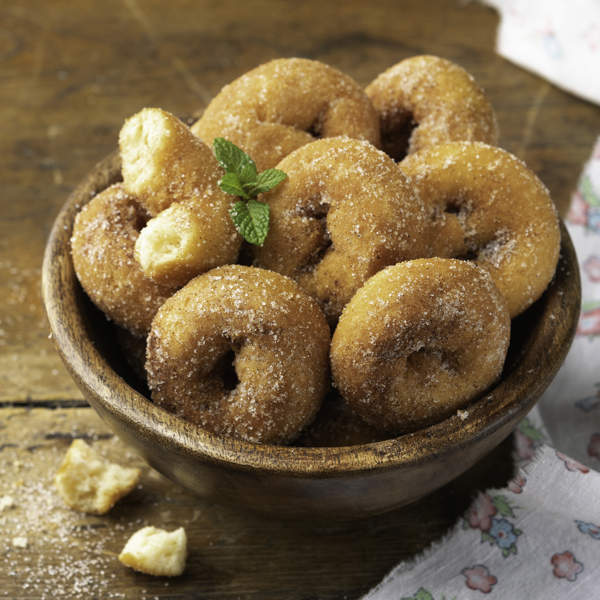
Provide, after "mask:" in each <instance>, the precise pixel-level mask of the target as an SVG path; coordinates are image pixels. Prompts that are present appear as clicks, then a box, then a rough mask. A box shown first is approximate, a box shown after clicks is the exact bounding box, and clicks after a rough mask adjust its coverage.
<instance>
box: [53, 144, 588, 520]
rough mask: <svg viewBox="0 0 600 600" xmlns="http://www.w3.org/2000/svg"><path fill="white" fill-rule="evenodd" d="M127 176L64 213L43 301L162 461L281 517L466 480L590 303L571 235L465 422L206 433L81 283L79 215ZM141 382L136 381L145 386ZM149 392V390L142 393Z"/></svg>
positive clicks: (542, 385)
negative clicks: (161, 396)
mask: <svg viewBox="0 0 600 600" xmlns="http://www.w3.org/2000/svg"><path fill="white" fill-rule="evenodd" d="M119 179H120V164H119V158H118V155H117V154H116V153H115V154H112V155H110V156H108V157H107V158H106V159H105V160H104V161H102V162H101V163H99V164H98V165H97V166H96V167H95V168H94V169H93V170H92V172H91V173H90V174H89V176H88V177H87V178H86V180H85V181H84V182H83V183H82V184H81V185H80V186H79V187H78V188H77V189H76V190H75V191H74V192H73V194H72V195H71V196H70V198H69V199H68V201H67V203H66V204H65V206H64V207H63V209H62V211H61V212H60V214H59V215H58V217H57V219H56V222H55V223H54V227H53V229H52V232H51V235H50V238H49V240H48V244H47V247H46V253H45V256H44V265H43V274H42V287H43V294H44V302H45V305H46V310H47V312H48V318H49V321H50V326H51V329H52V333H53V336H54V340H55V343H56V346H57V348H58V351H59V353H60V354H61V356H62V358H63V360H64V362H65V364H66V366H67V368H68V369H69V371H70V373H71V375H72V376H73V378H74V380H75V382H76V383H77V385H78V386H79V388H80V389H81V391H82V392H83V394H84V396H85V398H86V399H87V400H88V401H89V403H90V404H91V405H92V406H93V407H94V408H95V409H96V411H97V412H98V413H99V414H100V416H101V417H102V418H103V419H104V420H106V421H107V422H108V423H109V424H110V425H111V427H112V428H113V429H114V430H115V432H116V433H117V434H118V435H119V436H120V437H122V438H123V439H124V440H125V441H126V442H127V443H129V444H131V445H132V446H133V447H135V448H136V449H137V450H138V451H139V452H140V453H141V454H142V455H143V456H144V457H145V458H146V460H147V461H148V463H149V464H150V465H152V466H153V467H154V468H155V469H157V470H158V471H160V472H161V473H163V474H164V475H166V476H167V477H169V478H171V479H172V480H173V481H176V482H177V483H180V484H181V485H183V486H185V487H186V488H188V489H190V490H191V491H193V492H195V493H197V494H199V495H200V496H202V497H205V498H209V499H211V500H214V501H217V502H224V503H229V504H234V505H237V506H240V507H247V508H251V509H253V510H257V511H260V512H263V513H267V514H269V515H273V516H279V517H284V518H298V519H322V518H324V519H336V520H345V519H354V518H361V517H367V516H370V515H374V514H377V513H382V512H386V511H389V510H392V509H394V508H398V507H400V506H402V505H405V504H408V503H410V502H413V501H415V500H417V499H418V498H421V497H422V496H424V495H426V494H428V493H429V492H431V491H433V490H435V489H437V488H439V487H441V486H442V485H444V484H445V483H447V482H448V481H450V480H451V479H453V478H455V477H457V476H458V475H460V474H461V473H463V472H464V471H465V470H467V469H468V468H469V467H470V466H472V465H473V464H474V463H475V462H476V461H477V460H478V459H480V458H481V457H482V456H484V455H485V454H486V453H488V452H489V451H490V450H491V449H492V448H494V447H495V446H497V445H498V444H499V443H500V442H501V441H502V440H503V439H504V438H505V437H506V436H508V435H509V434H510V433H511V431H512V430H513V429H514V428H515V427H516V425H517V423H518V421H519V420H520V419H521V418H522V417H523V416H525V415H526V414H527V412H528V411H529V410H530V409H531V407H532V406H533V405H534V404H535V402H536V400H537V399H538V398H539V397H540V395H541V394H542V392H543V391H544V390H545V389H546V387H547V386H548V384H549V383H550V381H551V380H552V378H553V377H554V375H555V374H556V372H557V370H558V368H559V367H560V365H561V364H562V362H563V360H564V358H565V355H566V353H567V350H568V349H569V346H570V344H571V341H572V338H573V335H574V332H575V328H576V324H577V319H578V315H579V308H580V303H581V291H580V281H579V270H578V266H577V259H576V256H575V252H574V249H573V246H572V243H571V240H570V238H569V235H568V233H567V231H566V229H565V228H564V226H562V248H561V257H560V261H559V265H558V269H557V272H556V275H555V278H554V280H553V282H552V283H551V285H550V287H549V288H548V289H547V290H546V292H545V293H544V295H543V296H542V298H541V299H540V300H539V301H538V302H536V303H535V304H534V305H533V306H532V307H531V308H530V309H529V310H528V311H526V313H525V314H523V315H521V316H520V317H518V318H517V319H515V320H514V321H513V325H512V341H511V348H510V351H509V356H508V359H507V363H506V366H505V369H504V373H503V375H502V378H501V379H500V381H499V382H498V383H497V384H496V385H495V386H493V387H492V388H491V389H489V390H488V393H486V394H485V395H483V396H482V397H481V398H480V399H479V400H477V401H474V402H472V403H471V404H470V405H469V406H468V407H467V410H468V416H467V417H466V418H465V419H464V420H461V418H459V417H458V416H456V415H455V416H452V417H450V418H448V419H446V420H444V421H442V422H441V423H438V424H436V425H433V426H431V427H428V428H426V429H423V430H420V431H416V432H414V433H410V434H407V435H403V436H401V437H398V438H395V439H390V440H386V441H382V442H378V443H372V444H364V445H360V446H349V447H342V448H297V447H279V446H268V445H259V444H252V443H248V442H243V441H239V440H235V439H231V438H227V437H219V436H216V435H213V434H211V433H208V432H206V431H204V430H202V429H199V428H197V427H196V426H194V425H191V424H189V423H186V422H184V421H182V420H180V419H178V418H177V417H175V416H173V415H171V414H169V413H167V412H165V411H164V410H162V409H160V408H159V407H157V406H155V405H154V404H153V403H152V402H150V401H149V400H148V399H147V397H145V395H143V393H140V391H138V390H140V389H142V388H141V387H140V385H139V384H137V383H136V382H135V378H134V377H133V375H131V374H130V373H129V372H128V370H127V368H126V367H125V366H124V364H123V361H122V357H121V359H120V358H119V353H118V352H117V351H116V345H115V344H114V340H113V339H112V337H111V334H110V331H111V327H110V326H109V324H108V322H107V321H106V319H105V318H104V316H103V315H102V314H101V313H100V312H99V311H98V310H97V309H95V308H94V307H93V306H92V304H91V302H90V301H89V300H88V298H87V296H86V295H85V294H84V292H83V291H82V289H81V287H80V285H79V282H78V281H77V278H76V276H75V273H74V270H73V263H72V261H71V255H70V243H69V239H70V237H71V231H72V226H73V220H74V218H75V215H76V214H77V212H78V210H79V209H80V207H81V206H82V205H83V204H85V203H86V202H88V201H89V200H90V198H91V197H92V196H93V195H94V194H96V193H97V192H99V191H101V190H103V189H105V188H106V187H107V186H108V185H110V184H112V183H114V182H116V181H118V180H119ZM136 387H137V389H136ZM142 391H143V390H142Z"/></svg>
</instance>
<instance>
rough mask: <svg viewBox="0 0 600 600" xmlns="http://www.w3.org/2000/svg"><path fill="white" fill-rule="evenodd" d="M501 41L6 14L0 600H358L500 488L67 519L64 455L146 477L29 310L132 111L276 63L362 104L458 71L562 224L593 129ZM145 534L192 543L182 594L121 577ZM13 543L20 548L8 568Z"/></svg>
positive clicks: (328, 20)
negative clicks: (408, 82) (162, 533)
mask: <svg viewBox="0 0 600 600" xmlns="http://www.w3.org/2000/svg"><path fill="white" fill-rule="evenodd" d="M370 4H376V7H372V6H369V5H370ZM75 6H76V7H77V8H75ZM497 22H498V18H497V15H496V14H495V13H494V12H493V11H492V10H490V9H488V8H486V7H483V6H481V5H479V4H474V3H469V4H465V3H463V2H444V1H442V0H436V1H434V2H429V3H428V4H427V7H426V8H425V4H424V3H423V2H422V1H421V0H419V1H412V0H411V1H409V2H398V1H397V0H389V1H381V2H377V3H366V2H360V1H347V2H344V3H341V2H340V3H337V2H329V3H328V2H323V1H322V0H307V1H304V2H254V1H248V2H235V1H232V0H220V1H218V2H216V1H209V0H203V1H200V2H197V1H192V0H189V1H187V0H178V1H172V2H169V3H164V2H159V1H158V0H123V2H116V1H115V0H104V1H103V2H91V1H88V2H77V3H72V2H67V1H66V0H63V1H56V0H55V1H54V2H45V1H43V0H31V1H28V2H23V3H21V2H14V3H10V2H9V3H3V4H2V7H0V69H1V70H0V77H1V82H2V85H0V123H1V127H2V135H1V136H0V147H1V149H2V151H1V154H0V155H1V156H2V161H1V162H0V174H1V179H2V182H3V185H2V200H1V205H0V208H1V211H2V212H1V218H0V496H2V495H6V494H9V495H10V496H12V497H13V498H14V499H15V501H16V504H17V506H16V507H14V508H12V509H8V510H6V511H4V512H2V513H0V525H1V526H2V533H3V535H2V536H1V539H0V597H2V595H4V596H5V597H7V598H15V599H16V598H50V597H66V598H79V597H80V598H92V597H94V598H154V597H158V598H192V597H194V598H215V599H216V598H219V599H220V598H273V599H275V598H278V599H280V598H289V599H298V600H299V599H308V598H339V599H341V598H357V597H359V596H360V595H361V594H362V593H364V592H365V591H366V590H368V589H369V588H370V587H371V586H373V585H374V584H376V583H377V582H378V581H379V580H380V579H381V578H382V577H383V575H384V574H385V573H386V572H387V571H388V570H389V569H390V568H391V567H392V566H393V565H394V564H396V563H397V562H398V561H400V560H403V559H408V558H410V557H413V556H414V555H415V554H416V553H418V552H419V551H422V550H424V549H425V548H426V547H427V546H428V545H429V544H430V543H431V542H432V541H433V540H436V539H439V538H440V536H442V535H443V534H444V533H445V532H446V531H447V530H448V529H449V528H450V527H452V526H453V524H454V523H456V521H457V520H458V518H459V515H460V514H461V513H462V512H463V511H464V510H465V508H466V507H467V506H468V503H469V499H470V498H471V497H472V496H473V494H474V493H476V491H477V490H478V489H482V488H484V487H486V486H489V485H501V484H502V483H503V482H505V481H506V480H507V478H508V477H509V476H510V473H511V464H510V459H509V454H510V440H508V441H507V442H506V443H505V444H503V445H502V446H501V447H500V448H499V449H498V450H497V451H495V452H494V453H493V454H492V455H491V456H489V457H488V458H487V459H486V460H484V461H483V462H482V463H480V464H479V465H477V466H476V467H475V468H474V469H472V470H471V471H470V472H468V473H467V474H466V475H465V476H463V477H461V478H460V479H459V480H457V481H456V482H453V483H452V484H450V485H449V486H446V488H444V489H442V490H441V491H439V492H437V493H436V494H434V495H432V496H431V497H429V498H427V499H425V500H423V501H422V502H420V503H418V504H416V505H413V506H411V507H408V508H406V509H404V510H401V511H398V512H396V513H393V514H390V515H385V516H381V517H378V518H375V519H372V520H370V521H368V522H363V523H355V524H349V525H339V524H338V525H333V524H330V525H328V524H321V525H318V526H317V525H315V526H314V527H313V528H306V527H303V528H299V527H297V526H296V525H294V524H290V523H278V522H273V521H270V520H265V519H261V518H259V517H255V516H249V515H246V514H240V513H239V512H236V511H235V510H233V509H231V508H225V507H221V506H216V505H212V504H208V503H206V502H203V501H201V500H198V499H197V498H194V497H193V496H191V495H189V494H188V493H186V492H185V491H184V490H182V489H180V488H179V487H176V486H175V485H174V484H172V483H170V482H168V481H167V480H165V479H164V478H162V477H161V476H160V475H158V474H157V473H156V472H154V471H152V470H151V469H149V468H148V467H144V475H143V478H142V483H141V486H140V487H139V489H137V490H135V491H134V493H133V494H132V495H130V496H129V497H128V498H127V499H126V500H124V501H122V502H121V503H120V504H119V505H118V506H117V507H116V508H115V509H114V510H113V511H112V512H111V513H110V514H109V515H108V516H106V517H98V518H87V517H84V516H82V515H79V514H76V513H73V512H71V511H69V510H67V509H65V508H64V507H63V506H62V504H61V502H60V501H59V500H58V498H57V496H56V495H55V493H54V491H53V487H52V483H51V480H52V476H53V473H54V471H55V470H56V468H57V465H58V464H59V462H60V460H61V457H62V455H63V453H64V451H65V449H66V448H67V446H68V444H69V443H70V441H71V440H72V439H73V438H75V437H83V438H85V439H87V440H90V441H93V442H94V446H95V447H97V448H99V449H100V450H101V451H102V452H104V453H105V454H106V455H107V456H109V457H113V458H116V459H118V460H120V461H121V462H128V463H132V464H133V463H135V464H140V465H142V462H141V460H140V459H139V458H137V457H135V456H134V455H133V454H132V453H131V452H130V451H129V450H128V449H127V448H125V447H124V445H123V444H122V443H121V442H120V441H119V440H118V439H117V438H116V437H114V436H113V435H112V433H111V432H110V431H109V430H108V429H107V428H106V426H105V425H104V424H103V423H102V422H101V421H100V420H99V418H98V417H97V416H96V415H95V413H94V412H93V411H92V410H91V409H90V408H87V406H86V404H85V402H84V401H83V400H82V397H81V395H80V393H79V392H78V390H77V389H76V388H75V386H74V384H73V383H72V382H71V379H70V378H69V376H68V375H67V373H66V371H65V370H64V368H63V366H62V364H61V362H60V359H59V358H58V356H57V354H56V352H55V351H54V348H53V345H52V341H51V340H50V339H48V325H47V322H46V319H45V316H44V310H43V307H42V304H41V299H40V292H39V287H40V285H39V276H40V263H41V257H42V252H43V248H44V243H45V240H46V237H47V235H48V232H49V229H50V226H51V223H52V220H53V218H54V216H55V215H56V213H57V211H58V209H59V207H60V206H61V204H62V203H63V201H64V200H65V197H66V196H67V194H68V193H69V192H70V190H72V189H73V187H74V186H75V185H76V183H77V182H78V181H79V180H80V179H81V178H82V177H83V175H84V174H85V173H86V171H88V170H89V169H90V168H91V167H92V165H93V164H94V163H95V162H96V161H98V160H99V159H100V158H102V157H103V156H104V155H106V154H107V153H108V152H109V151H111V150H112V149H113V148H114V147H115V144H116V139H117V133H118V131H119V128H120V126H121V124H122V122H123V120H124V118H125V117H127V116H129V115H131V114H133V113H134V112H136V111H137V110H138V109H140V108H141V107H143V106H161V107H164V108H166V109H168V110H170V111H172V112H174V113H176V114H180V115H187V114H192V113H194V112H197V111H199V110H201V109H202V108H203V107H204V106H205V105H206V103H207V102H208V101H209V100H210V98H211V97H212V96H213V95H214V94H215V93H216V92H217V91H218V90H219V89H220V87H221V86H222V85H224V84H225V83H227V82H229V81H230V80H232V79H233V78H235V77H236V76H238V75H239V74H241V73H243V72H244V71H246V70H248V69H250V68H252V67H254V66H255V65H257V64H259V63H262V62H264V61H266V60H268V59H271V58H274V57H282V56H284V57H285V56H304V57H308V58H315V59H319V60H322V61H325V62H327V63H330V64H332V65H334V66H336V67H338V68H340V69H342V70H343V71H345V72H347V73H349V74H350V75H352V76H354V77H355V78H356V79H357V80H358V81H359V82H360V83H362V84H367V83H368V82H369V81H370V80H371V79H373V78H374V77H375V76H376V75H377V74H378V73H379V72H381V71H382V70H383V69H385V68H387V67H388V66H390V65H392V64H393V63H395V62H397V61H398V60H400V59H401V58H404V57H406V56H410V55H413V54H419V53H432V54H438V55H441V56H445V57H447V58H449V59H451V60H454V61H456V62H458V63H460V64H462V65H463V66H464V67H465V68H467V69H468V70H469V71H471V72H472V73H473V74H474V76H475V77H476V78H477V79H478V81H479V82H480V83H481V84H482V85H483V86H484V87H485V88H486V90H487V91H488V93H489V96H490V97H491V99H492V101H493V103H494V105H495V106H496V108H497V112H498V117H499V122H500V126H501V132H502V140H501V143H502V145H503V146H504V147H506V148H507V149H509V150H511V151H512V152H514V153H516V154H517V155H518V156H520V157H521V158H523V159H525V160H526V161H527V163H528V164H529V165H530V166H531V167H532V168H533V169H534V170H536V171H537V172H538V173H539V175H540V176H541V177H542V179H543V180H544V181H545V182H546V184H547V185H548V187H549V188H550V190H551V192H552V194H553V197H554V198H555V200H556V202H557V204H558V205H559V206H560V207H561V209H562V210H564V207H565V206H566V203H567V201H568V198H569V195H570V192H571V190H572V189H573V187H574V185H575V182H576V180H577V177H578V174H579V172H580V169H581V166H582V164H583V162H584V160H585V159H586V158H587V156H588V154H589V152H590V149H591V146H592V143H593V140H594V138H595V136H596V135H597V134H598V133H599V132H600V111H599V110H598V108H597V107H594V106H592V105H591V104H588V103H585V102H583V101H580V100H577V99H576V98H574V97H572V96H569V95H567V94H565V93H563V92H561V91H559V90H558V89H556V88H555V87H553V86H551V85H549V84H548V83H546V82H544V81H543V80H541V79H539V78H537V77H535V76H533V75H531V74H529V73H526V72H524V71H522V70H520V69H518V68H516V67H514V66H512V65H510V64H509V63H507V62H505V61H504V60H503V59H501V58H499V57H498V56H496V55H495V54H494V52H493V44H494V35H495V28H496V25H497ZM142 524H154V525H156V526H161V527H166V528H173V527H175V526H178V525H184V526H185V527H186V529H187V530H188V534H189V538H190V557H189V561H188V568H187V571H186V573H185V575H184V576H183V577H181V578H178V579H173V580H165V579H160V578H152V577H149V576H144V575H140V574H136V573H134V572H133V571H130V570H128V569H126V568H125V567H123V566H122V565H120V563H118V562H117V560H116V554H117V553H118V552H119V550H120V549H121V547H122V545H123V543H124V542H125V540H126V539H127V537H128V536H129V534H130V533H132V532H133V531H134V530H135V529H137V528H139V527H140V526H141V525H142ZM14 537H26V538H27V547H26V548H15V547H14V546H13V545H12V543H11V542H12V539H13V538H14ZM414 591H415V590H406V594H407V595H408V594H410V593H413V592H414Z"/></svg>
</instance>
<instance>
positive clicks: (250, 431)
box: [146, 265, 330, 443]
mask: <svg viewBox="0 0 600 600" xmlns="http://www.w3.org/2000/svg"><path fill="white" fill-rule="evenodd" d="M329 341H330V335H329V327H328V326H327V322H326V320H325V317H324V315H323V313H322V312H321V310H320V309H319V307H318V305H317V303H316V302H315V301H314V300H313V299H312V298H310V297H309V296H307V295H306V294H305V293H304V292H303V291H302V289H300V287H298V285H297V284H296V283H295V282H293V281H292V280H291V279H288V278H287V277H283V276H282V275H279V274H278V273H273V272H270V271H265V270H262V269H256V268H253V267H244V266H241V265H227V266H224V267H219V268H217V269H213V270H211V271H209V272H207V273H205V274H203V275H200V276H198V277H196V278H195V279H193V280H192V281H190V282H189V283H188V284H187V285H186V286H185V287H183V288H182V289H181V290H179V291H178V292H177V293H176V294H175V295H174V296H172V297H171V299H170V300H169V301H167V302H165V304H163V306H162V307H161V309H160V310H159V311H158V313H157V314H156V317H155V318H154V321H153V322H152V328H151V330H150V334H149V336H148V345H147V360H146V371H147V373H148V384H149V387H150V389H151V390H152V399H153V400H154V401H155V402H156V403H157V404H158V405H160V406H162V407H163V408H165V409H167V410H169V411H171V412H173V413H175V414H176V415H178V416H180V417H183V418H184V419H186V420H188V421H191V422H192V423H195V424H197V425H199V426H201V427H203V428H205V429H207V430H209V431H212V432H214V433H217V434H226V435H230V436H233V437H237V438H242V439H245V440H249V441H253V442H263V443H283V442H286V441H289V440H290V439H292V438H293V437H295V436H296V435H297V434H298V433H299V432H300V430H301V429H302V428H303V427H304V426H305V425H306V424H307V423H308V422H309V421H310V420H311V419H312V418H313V417H314V415H315V413H316V412H317V410H318V408H319V405H320V403H321V400H322V398H323V396H324V395H325V393H326V392H327V390H328V388H329V368H328V352H329ZM232 363H233V368H234V369H235V372H233V370H232V368H231V365H232Z"/></svg>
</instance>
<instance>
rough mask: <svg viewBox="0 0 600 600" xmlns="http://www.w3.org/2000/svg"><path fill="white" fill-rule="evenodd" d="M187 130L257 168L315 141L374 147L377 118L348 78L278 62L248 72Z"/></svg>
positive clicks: (311, 65) (298, 61)
mask: <svg viewBox="0 0 600 600" xmlns="http://www.w3.org/2000/svg"><path fill="white" fill-rule="evenodd" d="M192 131H193V132H194V133H195V134H196V135H197V136H198V137H200V139H201V140H203V141H204V142H206V143H207V144H209V145H210V144H212V141H213V139H214V138H216V137H224V138H226V139H228V140H230V141H231V142H233V143H234V144H236V145H237V146H239V147H240V148H242V149H243V150H244V151H245V152H247V153H248V154H249V155H250V156H251V157H252V158H253V159H254V161H255V162H256V164H257V166H258V168H259V169H261V170H262V169H268V168H271V167H274V166H275V165H276V164H277V163H278V162H279V161H280V160H281V159H282V158H283V157H284V156H286V155H287V154H289V153H290V152H292V150H295V149H296V148H299V147H300V146H303V145H304V144H307V143H308V142H311V141H313V140H314V139H315V136H318V137H331V136H338V135H347V136H349V137H354V138H359V139H365V140H368V141H369V142H371V143H373V144H375V145H376V146H377V145H379V123H378V117H377V113H376V112H375V109H374V108H373V106H372V105H371V102H370V100H369V99H368V98H367V96H366V94H365V92H364V90H362V88H361V87H360V86H359V85H358V83H356V82H355V81H354V80H353V79H352V78H351V77H349V76H348V75H345V74H344V73H341V72H340V71H338V70H337V69H334V68H333V67H330V66H329V65H326V64H323V63H321V62H318V61H315V60H307V59H303V58H281V59H277V60H272V61H271V62H268V63H266V64H264V65H260V66H259V67H256V68H255V69H252V70H251V71H249V72H248V73H246V74H244V75H242V76H241V77H239V78H238V79H236V80H235V81H233V82H232V83H230V84H229V85H227V86H225V87H224V88H223V89H222V90H221V92H220V93H219V94H218V95H217V96H216V97H215V98H214V99H213V100H212V101H211V102H210V104H209V105H208V107H207V108H206V110H205V111H204V114H203V115H202V117H201V118H200V119H199V120H198V121H196V123H194V124H193V125H192Z"/></svg>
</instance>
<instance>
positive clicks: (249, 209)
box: [229, 198, 269, 246]
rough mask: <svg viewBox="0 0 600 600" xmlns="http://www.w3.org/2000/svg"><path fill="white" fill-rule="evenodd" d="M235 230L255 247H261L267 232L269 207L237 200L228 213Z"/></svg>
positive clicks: (252, 200) (256, 201) (251, 201)
mask: <svg viewBox="0 0 600 600" xmlns="http://www.w3.org/2000/svg"><path fill="white" fill-rule="evenodd" d="M229 214H230V215H231V218H232V220H233V223H234V225H235V228H236V229H237V230H238V231H239V232H240V234H241V235H242V237H243V238H244V239H245V240H246V241H247V242H250V243H251V244H254V245H255V246H262V245H263V243H264V241H265V238H266V237H267V233H268V231H269V205H268V204H265V203H264V202H258V200H255V199H254V198H250V200H248V202H242V201H240V200H238V202H236V203H235V204H234V205H233V206H232V207H231V210H230V211H229Z"/></svg>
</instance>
